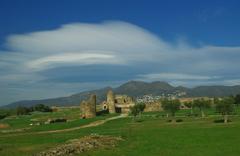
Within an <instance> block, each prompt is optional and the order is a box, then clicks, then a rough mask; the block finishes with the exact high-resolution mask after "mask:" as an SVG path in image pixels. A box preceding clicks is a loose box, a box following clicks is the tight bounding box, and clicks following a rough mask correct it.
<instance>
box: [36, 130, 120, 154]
mask: <svg viewBox="0 0 240 156" xmlns="http://www.w3.org/2000/svg"><path fill="white" fill-rule="evenodd" d="M121 140H123V139H122V138H120V137H112V136H102V135H96V134H95V135H90V136H85V137H83V138H80V139H74V140H70V141H68V142H66V143H65V144H63V145H59V146H57V147H54V148H52V149H49V150H47V151H43V152H40V153H38V154H36V155H34V156H70V155H74V154H80V153H82V152H85V151H89V150H94V149H99V148H113V147H115V146H116V145H117V143H118V142H119V141H121Z"/></svg>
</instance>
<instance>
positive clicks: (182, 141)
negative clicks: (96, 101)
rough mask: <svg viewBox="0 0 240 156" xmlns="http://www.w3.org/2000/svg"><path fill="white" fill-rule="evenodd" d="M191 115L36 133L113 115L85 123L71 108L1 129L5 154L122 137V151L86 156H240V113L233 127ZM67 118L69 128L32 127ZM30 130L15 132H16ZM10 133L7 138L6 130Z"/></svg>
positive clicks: (0, 150) (12, 121) (15, 120)
mask: <svg viewBox="0 0 240 156" xmlns="http://www.w3.org/2000/svg"><path fill="white" fill-rule="evenodd" d="M188 112H189V110H181V111H179V112H178V113H177V118H179V119H182V120H183V121H182V122H179V123H170V122H167V120H168V119H167V118H166V117H163V115H164V112H151V113H144V114H143V115H142V119H141V120H140V121H139V122H133V120H132V118H131V117H127V118H121V119H116V120H112V121H108V122H106V123H105V124H103V125H100V126H97V127H91V128H84V129H78V130H74V131H70V132H59V133H49V134H39V133H36V132H40V131H48V130H57V129H66V128H71V127H78V126H80V125H85V124H88V123H91V122H93V121H96V120H102V119H105V118H108V117H111V116H113V115H105V116H99V117H96V118H93V119H80V118H79V113H80V112H79V109H77V108H68V109H62V110H60V111H59V112H53V113H40V112H34V113H33V114H31V115H23V116H19V117H8V118H5V119H3V120H0V123H7V124H9V127H8V128H5V129H0V155H1V156H26V155H32V154H34V153H38V152H40V151H43V150H46V149H48V148H51V147H54V146H56V145H59V144H62V143H64V142H66V141H67V140H70V139H76V138H80V137H82V136H85V135H90V134H92V133H96V134H101V135H112V136H121V137H122V138H123V139H124V141H121V142H120V143H119V144H118V146H117V147H115V148H111V149H98V150H94V151H89V152H85V153H83V154H81V155H86V156H89V155H91V156H102V155H104V156H112V155H115V156H125V155H126V156H139V155H141V156H144V155H148V156H158V155H161V156H185V155H194V156H219V155H228V156H238V155H239V153H240V148H239V147H240V145H239V142H240V135H239V132H240V117H239V116H238V114H239V109H237V111H236V112H235V114H236V115H234V116H232V117H231V118H230V119H231V121H232V122H230V123H228V124H224V123H214V122H213V121H214V120H216V119H220V118H221V116H219V115H217V114H216V113H215V111H214V110H211V109H210V110H207V114H208V116H207V117H206V118H203V119H202V118H201V117H187V116H186V114H187V113H188ZM63 115H65V117H66V118H67V119H68V120H69V122H66V123H55V124H49V125H39V126H37V125H34V126H30V125H29V124H30V123H31V122H33V121H44V120H46V119H47V118H50V117H62V116H63ZM23 128H24V129H25V130H24V131H19V132H14V131H12V130H16V129H23ZM3 130H4V131H7V130H9V132H5V133H3V132H2V131H3Z"/></svg>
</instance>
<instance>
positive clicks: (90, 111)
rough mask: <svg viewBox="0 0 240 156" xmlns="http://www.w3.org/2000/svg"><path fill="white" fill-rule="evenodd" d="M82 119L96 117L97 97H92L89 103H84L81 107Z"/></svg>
mask: <svg viewBox="0 0 240 156" xmlns="http://www.w3.org/2000/svg"><path fill="white" fill-rule="evenodd" d="M80 109H81V113H82V118H93V117H96V95H94V94H92V95H90V98H89V100H88V101H84V100H83V101H82V103H81V105H80Z"/></svg>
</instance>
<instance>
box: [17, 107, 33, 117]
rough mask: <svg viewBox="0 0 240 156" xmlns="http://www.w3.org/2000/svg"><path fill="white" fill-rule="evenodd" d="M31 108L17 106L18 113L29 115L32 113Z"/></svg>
mask: <svg viewBox="0 0 240 156" xmlns="http://www.w3.org/2000/svg"><path fill="white" fill-rule="evenodd" d="M30 112H31V111H30V109H29V108H27V107H23V106H18V107H17V115H28V114H29V113H30Z"/></svg>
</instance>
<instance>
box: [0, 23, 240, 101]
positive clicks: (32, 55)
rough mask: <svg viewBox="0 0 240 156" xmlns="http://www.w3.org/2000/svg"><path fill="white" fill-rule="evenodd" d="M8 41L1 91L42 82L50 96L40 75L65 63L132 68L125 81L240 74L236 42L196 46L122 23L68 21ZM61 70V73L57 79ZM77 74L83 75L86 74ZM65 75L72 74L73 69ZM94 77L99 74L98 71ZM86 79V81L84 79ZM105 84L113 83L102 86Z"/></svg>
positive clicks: (0, 60) (207, 79)
mask: <svg viewBox="0 0 240 156" xmlns="http://www.w3.org/2000/svg"><path fill="white" fill-rule="evenodd" d="M6 45H7V47H6V49H7V51H0V83H1V84H0V85H1V86H5V88H4V87H2V92H3V91H6V92H7V90H9V85H11V86H15V87H21V88H23V89H25V90H31V91H30V92H33V93H34V92H36V93H37V92H38V89H39V87H40V86H44V87H45V89H44V90H45V91H46V94H48V93H50V94H51V92H52V90H51V91H50V89H49V87H50V86H49V85H46V82H43V81H44V80H48V79H51V76H50V75H47V74H46V73H45V75H43V74H42V73H43V72H47V71H49V70H50V69H51V70H52V69H54V68H62V67H66V66H78V67H80V66H84V67H85V66H87V65H88V66H89V65H92V66H96V67H100V66H101V65H107V66H111V65H114V66H115V67H116V66H122V65H125V66H124V67H125V68H124V69H122V68H121V70H124V71H125V72H124V71H121V72H118V71H117V70H116V71H114V70H112V71H113V72H111V73H108V74H107V75H108V76H110V77H111V74H112V75H114V77H118V75H117V74H118V73H121V74H124V73H126V75H127V74H129V72H128V71H129V68H130V67H134V69H135V68H136V70H137V71H136V72H135V73H136V75H134V76H132V77H129V79H134V78H136V77H137V78H139V79H142V80H149V81H162V80H166V81H169V82H173V83H174V82H176V83H178V84H190V83H191V85H198V84H202V83H213V82H217V83H221V84H230V83H231V84H236V83H238V82H239V81H237V80H238V79H239V77H240V74H238V71H239V69H238V68H239V66H240V46H236V47H226V46H224V47H223V46H213V45H202V46H201V47H198V48H196V47H193V46H191V45H190V44H189V43H187V42H183V41H182V40H180V41H179V42H178V43H177V44H172V43H169V42H166V41H164V40H163V39H162V38H160V37H159V36H157V35H155V34H153V33H151V32H149V31H147V30H145V29H143V28H141V27H139V26H136V25H133V24H130V23H126V22H121V21H109V22H103V23H98V24H96V23H94V24H86V23H71V24H66V25H63V26H61V27H60V28H57V29H53V30H46V31H38V32H30V33H26V34H15V35H10V36H9V37H8V38H7V41H6ZM113 68H114V67H113ZM98 70H101V68H99V69H98ZM74 72H75V71H74ZM77 72H80V73H81V71H77ZM99 73H101V71H99ZM184 73H185V74H184ZM55 74H56V73H55ZM62 74H63V73H61V71H60V72H59V73H58V74H56V75H57V76H56V77H61V76H62ZM81 74H82V75H81V76H82V77H84V74H85V73H81ZM101 74H102V75H104V73H101ZM65 75H68V77H70V76H71V73H65ZM129 75H130V74H129ZM215 75H217V77H216V76H215ZM94 76H96V77H97V74H95V75H94ZM119 77H120V76H119ZM219 78H221V80H219ZM85 79H86V80H85V81H86V83H87V84H89V83H88V78H85ZM103 79H104V78H103ZM183 80H184V81H183ZM233 80H234V81H233ZM114 81H116V80H114ZM118 81H121V80H118ZM186 82H187V83H186ZM107 83H111V82H103V83H102V84H101V85H103V86H105V85H104V84H107ZM3 84H4V85H3ZM30 84H31V85H30ZM34 84H35V85H34ZM51 84H55V86H61V84H64V85H62V86H63V87H62V89H63V90H64V87H65V88H68V89H67V90H68V92H71V89H70V88H69V87H67V85H66V83H65V82H55V81H54V82H51ZM69 86H72V84H69ZM85 86H87V85H85ZM78 87H80V86H78ZM33 90H35V91H33ZM79 90H81V89H79ZM74 91H75V90H74ZM8 93H10V91H9V92H8ZM28 93H29V92H28ZM0 96H2V95H0ZM26 96H27V91H26ZM26 96H24V97H26ZM36 96H37V95H36ZM39 96H40V95H39ZM21 97H23V96H21ZM12 100H13V101H15V100H17V99H12Z"/></svg>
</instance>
